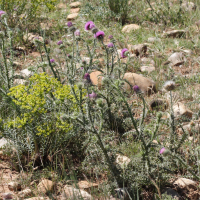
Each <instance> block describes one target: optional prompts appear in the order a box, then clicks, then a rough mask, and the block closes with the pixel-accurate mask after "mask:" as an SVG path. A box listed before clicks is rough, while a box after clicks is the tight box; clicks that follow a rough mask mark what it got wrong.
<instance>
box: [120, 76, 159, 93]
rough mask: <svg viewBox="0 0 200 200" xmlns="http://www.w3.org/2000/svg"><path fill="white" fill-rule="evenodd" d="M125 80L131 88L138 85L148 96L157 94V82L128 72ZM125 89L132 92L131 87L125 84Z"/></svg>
mask: <svg viewBox="0 0 200 200" xmlns="http://www.w3.org/2000/svg"><path fill="white" fill-rule="evenodd" d="M124 79H125V80H126V81H128V82H129V83H130V84H131V86H134V85H138V86H139V88H140V90H141V91H142V92H143V93H145V94H147V95H150V94H153V93H155V92H157V90H156V87H155V82H154V81H153V80H151V79H149V78H146V77H144V76H141V75H138V74H135V73H131V72H128V73H125V74H124ZM124 89H125V90H131V88H130V85H129V84H128V83H125V85H124Z"/></svg>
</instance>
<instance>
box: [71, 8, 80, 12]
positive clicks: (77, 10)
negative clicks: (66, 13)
mask: <svg viewBox="0 0 200 200" xmlns="http://www.w3.org/2000/svg"><path fill="white" fill-rule="evenodd" d="M79 11H80V8H72V9H71V10H70V13H78V12H79Z"/></svg>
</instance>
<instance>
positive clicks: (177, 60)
mask: <svg viewBox="0 0 200 200" xmlns="http://www.w3.org/2000/svg"><path fill="white" fill-rule="evenodd" d="M168 61H169V62H171V63H172V65H173V66H179V65H182V64H183V63H184V62H185V61H186V58H185V56H184V55H183V53H182V52H176V53H173V54H172V55H171V56H170V57H169V58H168Z"/></svg>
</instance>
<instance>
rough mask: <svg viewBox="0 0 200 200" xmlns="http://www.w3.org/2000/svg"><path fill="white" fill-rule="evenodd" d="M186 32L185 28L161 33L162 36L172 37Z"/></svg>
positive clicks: (177, 36)
mask: <svg viewBox="0 0 200 200" xmlns="http://www.w3.org/2000/svg"><path fill="white" fill-rule="evenodd" d="M185 34H186V31H185V30H173V31H167V32H165V33H164V34H163V37H173V38H180V37H182V36H184V35H185Z"/></svg>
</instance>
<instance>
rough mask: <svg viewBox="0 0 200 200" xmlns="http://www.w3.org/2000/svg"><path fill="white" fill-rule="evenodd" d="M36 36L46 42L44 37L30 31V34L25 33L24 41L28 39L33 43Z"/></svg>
mask: <svg viewBox="0 0 200 200" xmlns="http://www.w3.org/2000/svg"><path fill="white" fill-rule="evenodd" d="M36 38H37V39H38V40H39V41H41V42H44V39H43V37H41V36H38V35H35V34H33V33H28V34H25V35H24V36H23V40H24V41H27V42H29V43H31V44H33V43H34V40H35V39H36Z"/></svg>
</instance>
